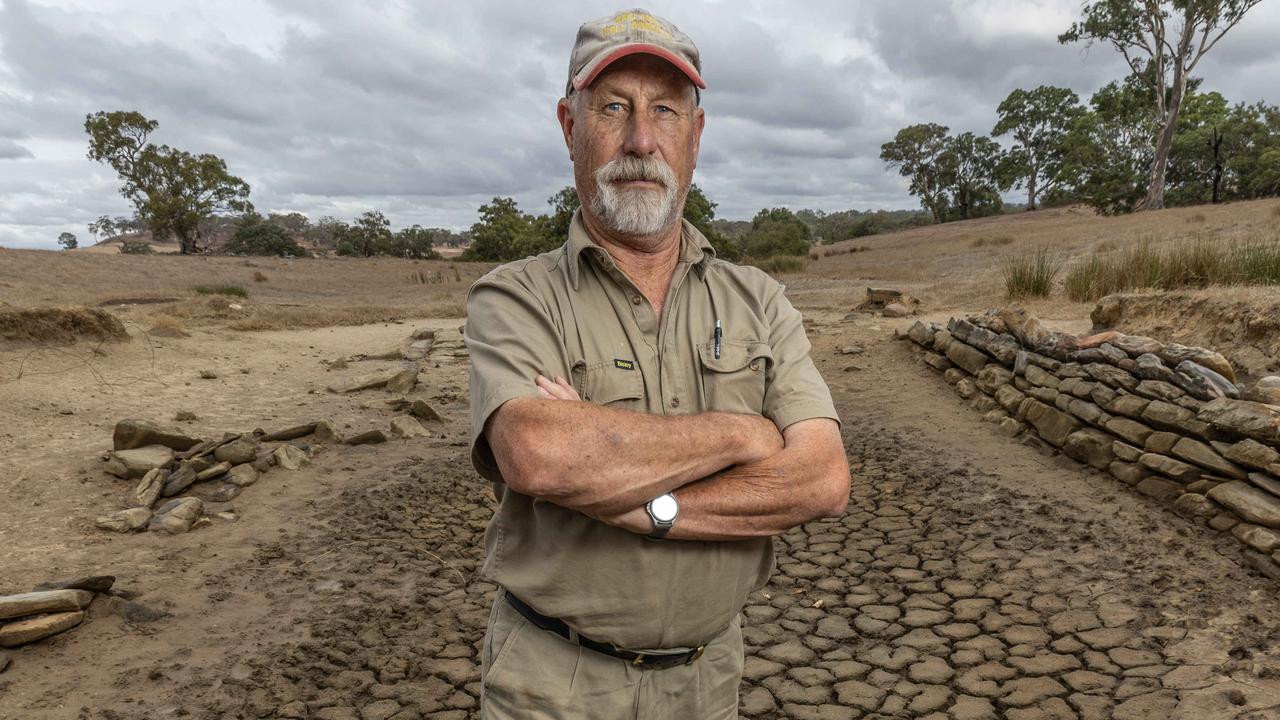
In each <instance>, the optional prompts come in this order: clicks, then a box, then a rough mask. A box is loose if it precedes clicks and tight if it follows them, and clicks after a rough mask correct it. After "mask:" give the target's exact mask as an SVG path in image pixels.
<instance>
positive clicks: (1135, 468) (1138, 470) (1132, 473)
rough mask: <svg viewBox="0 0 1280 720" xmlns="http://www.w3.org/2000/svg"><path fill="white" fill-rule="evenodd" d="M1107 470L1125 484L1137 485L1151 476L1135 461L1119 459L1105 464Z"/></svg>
mask: <svg viewBox="0 0 1280 720" xmlns="http://www.w3.org/2000/svg"><path fill="white" fill-rule="evenodd" d="M1107 471H1108V472H1110V473H1111V476H1112V477H1114V478H1115V479H1117V480H1119V481H1120V482H1122V483H1125V484H1126V485H1137V484H1138V483H1140V482H1142V481H1143V480H1146V479H1147V478H1148V477H1150V476H1151V473H1149V472H1147V469H1146V468H1144V467H1143V466H1141V465H1139V464H1137V463H1128V462H1120V461H1119V460H1117V461H1115V462H1113V463H1111V465H1109V466H1107Z"/></svg>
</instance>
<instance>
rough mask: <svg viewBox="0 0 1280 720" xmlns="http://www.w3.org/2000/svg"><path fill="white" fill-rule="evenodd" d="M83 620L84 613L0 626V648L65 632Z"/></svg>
mask: <svg viewBox="0 0 1280 720" xmlns="http://www.w3.org/2000/svg"><path fill="white" fill-rule="evenodd" d="M90 595H92V593H90ZM83 620H84V611H83V610H77V611H75V612H60V613H54V614H52V615H38V616H36V617H30V618H25V619H22V620H18V621H15V622H10V623H5V624H4V625H3V626H0V647H17V646H19V645H26V644H27V643H32V642H35V641H37V640H43V639H44V638H47V637H49V636H51V635H57V634H58V633H60V632H66V631H67V630H70V629H71V628H73V627H75V626H77V625H79V624H80V623H81V621H83Z"/></svg>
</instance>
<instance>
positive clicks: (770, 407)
mask: <svg viewBox="0 0 1280 720" xmlns="http://www.w3.org/2000/svg"><path fill="white" fill-rule="evenodd" d="M765 313H766V318H767V320H768V323H769V345H770V349H771V351H772V353H773V363H772V365H771V366H770V368H769V377H768V378H767V379H768V387H767V389H766V390H765V396H764V416H765V417H767V418H769V419H770V420H772V421H773V423H774V424H775V425H777V426H778V430H779V431H782V430H784V429H785V428H786V427H787V426H788V425H791V424H793V423H796V422H799V421H801V420H808V419H810V418H831V419H832V420H835V421H836V422H837V423H839V422H840V416H839V415H838V414H837V413H836V407H835V403H834V402H832V400H831V390H830V389H829V388H828V387H827V383H826V381H824V380H823V379H822V374H821V373H819V372H818V368H817V366H816V365H814V364H813V358H812V357H810V354H809V351H810V349H811V347H812V346H811V345H810V344H809V338H808V337H806V336H805V332H804V323H803V320H802V318H801V316H800V311H799V310H796V309H795V307H794V306H792V304H791V301H789V300H787V297H786V295H784V294H783V292H782V286H781V285H778V286H777V289H776V291H775V292H774V294H773V296H772V297H771V298H770V300H769V302H768V304H767V306H766V308H765Z"/></svg>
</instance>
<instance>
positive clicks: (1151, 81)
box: [1058, 0, 1262, 210]
mask: <svg viewBox="0 0 1280 720" xmlns="http://www.w3.org/2000/svg"><path fill="white" fill-rule="evenodd" d="M1260 2H1262V0H1163V1H1161V0H1099V2H1093V3H1085V5H1084V8H1083V11H1082V14H1083V18H1082V19H1081V20H1079V21H1077V22H1075V23H1073V24H1072V25H1071V28H1070V29H1069V30H1067V32H1065V33H1063V34H1062V35H1059V36H1058V42H1060V43H1064V44H1065V43H1069V42H1078V41H1081V40H1083V41H1085V42H1086V43H1088V44H1090V45H1091V44H1093V43H1094V42H1098V41H1102V42H1107V43H1110V44H1111V45H1112V46H1113V47H1115V48H1116V50H1118V51H1120V54H1121V55H1123V56H1124V59H1125V62H1126V63H1128V65H1129V70H1130V71H1131V72H1132V73H1133V74H1134V75H1136V76H1138V77H1140V78H1142V79H1143V81H1144V82H1145V83H1146V84H1147V85H1148V87H1149V88H1150V89H1151V90H1152V92H1153V93H1154V95H1155V113H1156V125H1157V127H1158V128H1159V130H1158V132H1157V134H1156V137H1155V163H1154V164H1153V166H1152V168H1151V181H1150V184H1149V185H1148V186H1147V198H1146V200H1145V201H1144V202H1143V205H1142V207H1141V209H1144V210H1158V209H1160V208H1162V207H1164V174H1165V168H1166V167H1167V166H1168V164H1169V149H1170V148H1171V147H1172V146H1173V137H1174V133H1176V132H1177V129H1178V113H1179V112H1180V111H1181V109H1182V98H1183V96H1184V95H1185V94H1186V90H1187V80H1188V79H1189V78H1190V77H1191V71H1192V70H1194V69H1195V67H1196V65H1197V64H1199V62H1200V60H1201V58H1203V57H1204V56H1205V54H1206V53H1208V52H1209V51H1210V50H1212V49H1213V46H1214V45H1217V44H1218V41H1219V40H1221V39H1222V37H1223V36H1224V35H1226V34H1227V32H1228V31H1229V30H1231V28H1233V27H1235V26H1236V25H1238V24H1239V23H1240V20H1241V19H1243V18H1244V16H1245V13H1247V12H1248V11H1249V10H1251V9H1252V8H1253V7H1254V6H1255V5H1257V4H1258V3H1260Z"/></svg>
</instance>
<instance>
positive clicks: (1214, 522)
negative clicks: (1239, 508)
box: [1209, 512, 1240, 532]
mask: <svg viewBox="0 0 1280 720" xmlns="http://www.w3.org/2000/svg"><path fill="white" fill-rule="evenodd" d="M1239 524H1240V518H1239V517H1237V516H1236V514H1235V513H1233V512H1221V513H1218V514H1217V515H1214V516H1213V517H1212V518H1210V519H1209V527H1211V528H1213V529H1214V530H1217V531H1218V532H1225V531H1227V530H1230V529H1231V528H1233V527H1235V526H1236V525H1239Z"/></svg>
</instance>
